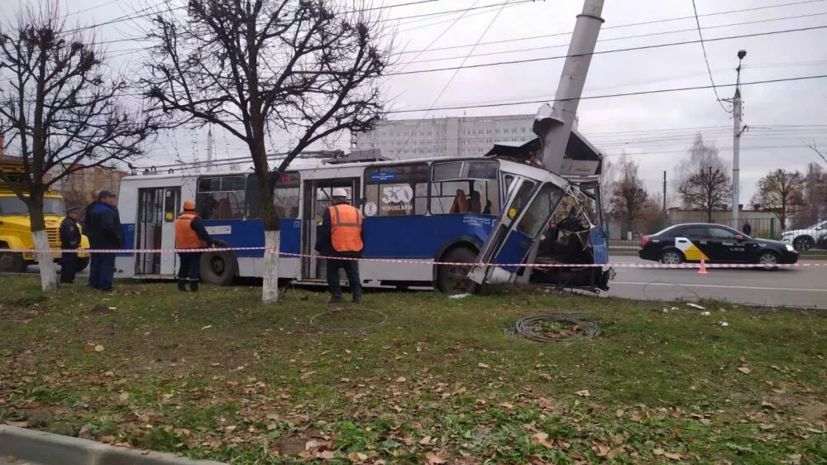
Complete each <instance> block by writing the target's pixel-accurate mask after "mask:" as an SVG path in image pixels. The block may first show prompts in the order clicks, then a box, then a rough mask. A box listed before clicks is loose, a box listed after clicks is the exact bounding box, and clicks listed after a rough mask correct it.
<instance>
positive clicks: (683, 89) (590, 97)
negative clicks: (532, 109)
mask: <svg viewBox="0 0 827 465" xmlns="http://www.w3.org/2000/svg"><path fill="white" fill-rule="evenodd" d="M824 78H827V74H819V75H815V76H796V77H790V78H780V79H767V80H763V81H751V82H742V83H741V85H742V86H750V85H757V84H773V83H778V82H793V81H806V80H812V79H824ZM735 85H736V84H719V85H718V87H734V86H735ZM711 88H712V86H693V87H677V88H672V89H654V90H642V91H638V92H625V93H617V94H603V95H587V96H583V97H580V100H596V99H604V98H615V97H630V96H635V95H650V94H666V93H671V92H688V91H693V90H704V89H711ZM563 100H565V99H550V100H548V99H543V100H527V101H523V102H507V103H490V104H481V105H457V106H447V107H441V108H432V109H428V108H420V109H410V110H390V111H388V113H396V114H398V113H416V112H420V111H445V110H467V109H471V108H495V107H507V106H514V105H529V104H541V103H548V102H558V101H563Z"/></svg>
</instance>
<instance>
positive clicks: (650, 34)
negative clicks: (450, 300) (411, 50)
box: [396, 11, 827, 68]
mask: <svg viewBox="0 0 827 465" xmlns="http://www.w3.org/2000/svg"><path fill="white" fill-rule="evenodd" d="M826 15H827V11H825V12H822V13H812V14H806V15H795V16H782V17H780V18H769V19H759V20H754V21H743V22H740V23H728V24H716V25H714V26H706V27H702V28H701V29H703V30H709V29H721V28H727V27H735V26H748V25H751V24H763V23H769V22H777V21H786V20H790V19H802V18H814V17H817V16H826ZM695 31H697V28H695V27H693V28H691V29H677V30H673V31H659V32H647V33H644V34H634V35H629V36H620V37H612V38H609V39H598V41H597V43H605V42H616V41H619V40H630V39H642V38H645V37H656V36H663V35H669V34H681V33H684V32H695ZM568 46H569V44H568V43H565V44H557V45H544V46H542V47H530V48H517V49H509V50H501V51H497V52H485V53H474V54H473V55H471V58H475V57H484V56H494V55H509V54H512V53H522V52H535V51H540V50H550V49H553V48H565V47H568ZM404 53H406V52H399V53H397V54H396V55H402V54H404ZM464 57H465V55H461V56H452V57H444V58H428V59H425V60H413V61H410V62H409V63H411V64H413V63H433V62H437V61H450V60H458V59H460V58H464ZM743 66H744V68H747V67H755V65H749V66H748V65H743Z"/></svg>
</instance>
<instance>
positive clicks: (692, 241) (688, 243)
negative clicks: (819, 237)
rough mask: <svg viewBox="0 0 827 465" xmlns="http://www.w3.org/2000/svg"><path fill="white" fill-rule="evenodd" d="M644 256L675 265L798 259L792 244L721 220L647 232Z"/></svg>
mask: <svg viewBox="0 0 827 465" xmlns="http://www.w3.org/2000/svg"><path fill="white" fill-rule="evenodd" d="M638 255H640V258H642V259H644V260H652V261H659V262H661V263H665V264H669V265H676V264H679V263H683V262H699V261H701V260H703V261H706V262H708V263H760V264H763V265H767V266H769V267H773V266H776V265H779V264H791V263H796V262H797V261H798V252H797V251H796V250H795V248H793V246H792V245H790V244H785V243H783V242H779V241H772V240H767V239H753V238H752V237H749V236H747V235H746V234H743V233H741V232H739V231H736V230H735V229H732V228H730V227H727V226H722V225H720V224H707V223H691V224H680V225H676V226H672V227H669V228H666V229H664V230H663V231H661V232H659V233H657V234H653V235H651V236H645V237H644V238H643V239H642V240H641V242H640V249H639V251H638Z"/></svg>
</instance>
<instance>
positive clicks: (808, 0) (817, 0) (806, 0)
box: [399, 0, 827, 54]
mask: <svg viewBox="0 0 827 465" xmlns="http://www.w3.org/2000/svg"><path fill="white" fill-rule="evenodd" d="M825 1H827V0H804V1H799V2H790V3H781V4H775V5H766V6H760V7H753V8H743V9H739V10H728V11H719V12H715V13H707V14H703V15H699V16H700V17H702V18H703V17H709V16H720V15H729V14H736V13H745V12H749V11H757V10H765V9H770V8H782V7H788V6H797V5H804V4H810V3H822V2H825ZM693 18H694V16H680V17H675V18H663V19H657V20H650V21H643V22H637V23H627V24H617V25H614V26H604V27H602V28H601V31H607V30H610V29H620V28H627V27H636V26H647V25H650V24H658V23H667V22H674V21H683V20H687V19H693ZM573 32H574V31H568V32H558V33H554V34H543V35H536V36H529V37H518V38H513V39H501V40H495V41H490V42H480V43H479V45H481V46H485V45H494V44H504V43H509V42H521V41H525V40H535V39H545V38H549V37H561V36H568V35H571V34H572V33H573ZM472 45H473V44H464V45H451V46H447V47H439V48H432V49H430V51H431V52H438V51H442V50H453V49H457V48H467V47H471V46H472ZM422 51H423V50H406V51H402V52H399V53H400V54H406V53H420V52H422Z"/></svg>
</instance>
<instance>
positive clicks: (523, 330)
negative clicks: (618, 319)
mask: <svg viewBox="0 0 827 465" xmlns="http://www.w3.org/2000/svg"><path fill="white" fill-rule="evenodd" d="M548 323H552V325H548ZM554 323H564V324H569V325H572V328H571V329H570V330H562V329H559V328H555V327H554V326H558V325H554ZM544 324H546V326H552V327H549V328H542V326H543V325H544ZM538 326H540V327H541V328H542V329H544V331H543V332H544V333H546V334H555V333H556V334H557V336H551V335H546V334H542V333H538V332H537V331H535V327H538ZM509 332H510V333H511V334H514V335H518V336H522V337H524V338H526V339H528V340H529V341H534V342H540V343H557V342H573V341H582V340H586V339H591V338H593V337H595V336H597V335H599V334H600V328H599V327H598V326H597V323H595V322H593V321H585V320H581V319H576V318H572V317H562V316H556V315H533V316H527V317H525V318H522V319H521V320H519V321H518V322H517V324H516V325H514V328H513V329H511V331H509Z"/></svg>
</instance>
